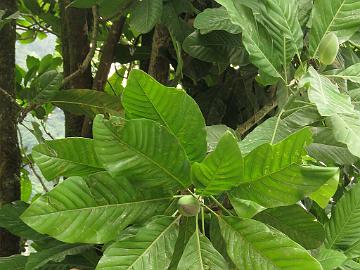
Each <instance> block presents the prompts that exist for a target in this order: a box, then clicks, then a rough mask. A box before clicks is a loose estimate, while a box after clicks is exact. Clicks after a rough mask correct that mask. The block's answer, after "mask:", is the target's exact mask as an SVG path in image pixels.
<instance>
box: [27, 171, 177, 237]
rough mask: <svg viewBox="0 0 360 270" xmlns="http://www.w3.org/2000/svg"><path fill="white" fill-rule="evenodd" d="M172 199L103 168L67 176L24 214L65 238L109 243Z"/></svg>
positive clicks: (39, 228) (34, 225)
mask: <svg viewBox="0 0 360 270" xmlns="http://www.w3.org/2000/svg"><path fill="white" fill-rule="evenodd" d="M170 200H171V196H169V195H167V194H162V193H161V192H160V191H156V192H155V193H154V192H152V191H151V190H146V191H139V190H138V187H136V188H135V187H134V186H133V185H131V184H130V183H129V181H128V180H127V179H126V178H124V177H117V178H112V177H111V176H109V175H108V174H107V173H103V172H101V173H97V174H93V175H90V176H88V177H86V178H81V177H70V178H68V179H66V180H65V181H64V182H63V183H61V184H60V185H58V186H56V187H55V188H54V189H53V190H51V191H50V192H49V193H47V194H45V195H43V196H42V197H40V198H39V199H37V200H36V201H35V202H33V203H32V204H31V206H30V207H29V208H28V209H27V210H26V211H25V212H24V214H23V215H22V216H21V218H22V220H23V221H24V222H25V223H26V224H28V225H29V226H30V227H32V228H33V229H35V230H36V231H38V232H41V233H44V234H49V235H51V236H53V237H54V238H56V239H58V240H60V241H63V242H67V243H75V242H80V243H106V242H109V241H111V240H113V239H115V238H116V237H117V236H118V235H119V233H120V232H121V231H122V230H123V229H124V228H126V227H127V226H128V225H130V224H133V223H136V222H143V221H145V220H147V219H148V218H149V217H152V216H154V215H156V214H161V213H162V212H163V211H165V209H166V207H167V206H168V204H169V202H170Z"/></svg>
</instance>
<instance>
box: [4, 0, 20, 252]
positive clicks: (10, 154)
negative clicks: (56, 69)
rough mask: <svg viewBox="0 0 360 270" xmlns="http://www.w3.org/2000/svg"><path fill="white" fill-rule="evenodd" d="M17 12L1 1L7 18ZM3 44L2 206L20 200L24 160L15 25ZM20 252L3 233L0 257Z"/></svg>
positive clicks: (6, 31)
mask: <svg viewBox="0 0 360 270" xmlns="http://www.w3.org/2000/svg"><path fill="white" fill-rule="evenodd" d="M16 9H17V6H16V0H1V1H0V10H6V11H7V15H10V14H13V13H14V12H16ZM7 15H5V17H6V16H7ZM0 40H1V41H0V88H1V89H2V91H0V205H3V204H6V203H10V202H13V201H16V200H19V199H20V180H19V179H20V162H21V158H20V150H19V145H18V137H17V115H18V111H17V107H16V105H15V104H14V98H15V41H16V29H15V21H13V22H11V23H8V24H6V25H5V26H4V27H3V28H2V30H1V31H0ZM5 92H6V93H7V94H6V93H5ZM19 251H20V249H19V238H18V237H16V236H14V235H11V234H10V233H9V232H7V231H5V230H3V229H0V257H6V256H10V255H13V254H16V253H19Z"/></svg>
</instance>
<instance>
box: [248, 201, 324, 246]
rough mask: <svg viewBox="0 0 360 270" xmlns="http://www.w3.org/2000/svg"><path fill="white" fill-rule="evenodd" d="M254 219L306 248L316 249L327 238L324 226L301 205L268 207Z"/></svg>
mask: <svg viewBox="0 0 360 270" xmlns="http://www.w3.org/2000/svg"><path fill="white" fill-rule="evenodd" d="M254 219H256V220H258V221H261V222H263V223H265V224H267V225H270V226H271V227H273V228H275V229H277V230H279V231H281V232H283V233H284V234H286V235H287V236H288V237H290V238H291V239H292V240H294V241H295V242H297V243H298V244H300V245H302V246H303V247H304V248H306V249H315V248H318V247H319V246H321V245H322V243H323V242H324V239H325V232H324V228H323V226H322V225H321V224H320V223H319V222H317V221H316V220H315V217H314V216H312V215H311V214H309V213H308V212H307V211H305V210H304V209H303V208H302V207H301V206H299V205H290V206H281V207H277V208H271V209H266V210H264V211H262V212H260V213H259V214H257V215H256V216H255V217H254Z"/></svg>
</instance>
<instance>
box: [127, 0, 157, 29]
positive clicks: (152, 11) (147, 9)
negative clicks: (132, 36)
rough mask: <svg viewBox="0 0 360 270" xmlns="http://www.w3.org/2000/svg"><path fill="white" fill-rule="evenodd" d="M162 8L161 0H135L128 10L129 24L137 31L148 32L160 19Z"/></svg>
mask: <svg viewBox="0 0 360 270" xmlns="http://www.w3.org/2000/svg"><path fill="white" fill-rule="evenodd" d="M162 10H163V1H162V0H142V1H136V2H135V4H134V5H133V6H132V8H131V10H130V20H129V24H130V26H131V28H133V29H134V30H135V31H136V32H138V33H141V34H144V33H148V32H150V31H151V29H153V27H154V26H155V24H156V23H157V22H158V21H159V20H160V18H161V14H162Z"/></svg>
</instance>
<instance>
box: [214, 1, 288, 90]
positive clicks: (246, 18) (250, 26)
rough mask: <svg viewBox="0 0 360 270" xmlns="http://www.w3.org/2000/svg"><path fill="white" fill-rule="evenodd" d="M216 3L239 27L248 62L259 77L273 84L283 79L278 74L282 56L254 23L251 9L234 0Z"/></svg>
mask: <svg viewBox="0 0 360 270" xmlns="http://www.w3.org/2000/svg"><path fill="white" fill-rule="evenodd" d="M216 2H218V3H219V4H221V5H222V6H224V7H225V8H226V10H227V11H228V13H229V15H230V18H231V21H232V23H233V24H235V25H238V26H239V27H241V29H242V38H243V44H244V46H245V48H246V50H247V51H248V53H249V55H250V60H251V61H252V63H253V64H254V65H256V66H257V67H258V68H259V71H260V75H262V76H264V75H265V77H266V79H267V81H266V82H267V83H268V84H273V83H274V82H276V80H277V79H276V78H281V79H283V76H282V74H281V73H280V72H279V68H280V66H281V63H282V61H281V59H282V55H281V53H280V52H279V51H278V50H276V48H274V46H273V42H272V40H271V39H270V37H269V35H268V33H267V32H266V30H265V28H264V27H263V26H261V25H260V24H258V23H257V22H256V21H255V18H254V15H253V13H252V11H251V9H249V8H248V7H245V6H243V5H242V4H241V3H240V2H238V1H235V0H216Z"/></svg>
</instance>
